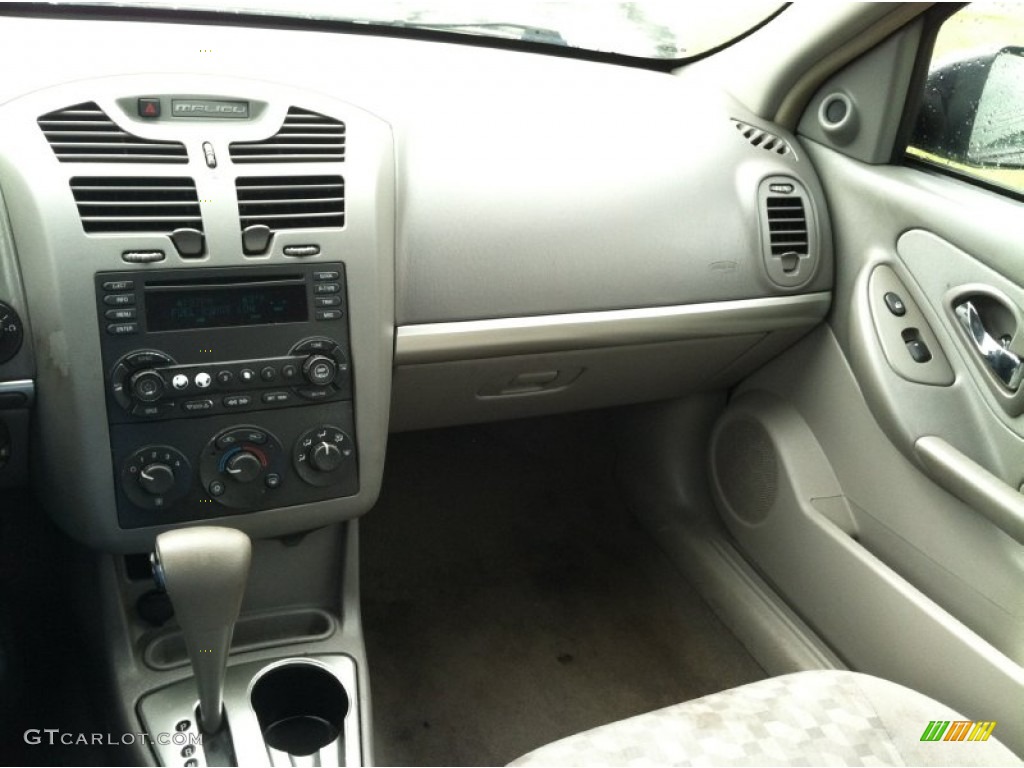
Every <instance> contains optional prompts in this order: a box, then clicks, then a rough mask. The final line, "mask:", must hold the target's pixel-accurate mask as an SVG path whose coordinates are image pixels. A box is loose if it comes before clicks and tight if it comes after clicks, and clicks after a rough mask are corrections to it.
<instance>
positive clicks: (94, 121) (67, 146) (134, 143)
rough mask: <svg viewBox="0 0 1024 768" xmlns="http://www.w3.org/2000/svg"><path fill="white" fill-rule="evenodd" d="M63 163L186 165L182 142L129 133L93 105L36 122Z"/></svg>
mask: <svg viewBox="0 0 1024 768" xmlns="http://www.w3.org/2000/svg"><path fill="white" fill-rule="evenodd" d="M36 122H37V123H38V125H39V127H40V128H41V129H42V131H43V135H44V136H46V140H47V141H48V142H49V143H50V147H51V149H53V153H54V154H55V155H56V156H57V159H58V160H59V161H60V162H62V163H187V162H188V153H187V152H186V151H185V145H184V144H182V143H181V142H180V141H156V140H154V139H143V138H141V137H139V136H136V135H134V134H131V133H128V131H125V130H124V129H122V128H121V127H120V126H119V125H117V123H115V122H114V121H113V120H111V119H110V118H109V117H107V114H106V113H105V112H104V111H103V110H102V109H100V108H99V107H98V106H97V105H96V104H95V103H94V102H91V101H89V102H84V103H82V104H76V105H75V106H73V107H66V108H64V109H58V110H57V111H56V112H50V113H48V114H45V115H43V116H42V117H40V118H39V119H38V120H36Z"/></svg>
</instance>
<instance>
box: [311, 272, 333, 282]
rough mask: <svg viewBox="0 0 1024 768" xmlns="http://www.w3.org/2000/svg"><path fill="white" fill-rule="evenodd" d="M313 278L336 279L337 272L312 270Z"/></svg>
mask: <svg viewBox="0 0 1024 768" xmlns="http://www.w3.org/2000/svg"><path fill="white" fill-rule="evenodd" d="M313 279H314V280H318V281H323V280H337V279H338V273H337V272H314V273H313Z"/></svg>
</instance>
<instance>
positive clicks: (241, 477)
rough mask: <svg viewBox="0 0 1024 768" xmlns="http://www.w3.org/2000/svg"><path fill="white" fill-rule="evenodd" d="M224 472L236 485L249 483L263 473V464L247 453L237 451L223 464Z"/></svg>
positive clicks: (253, 455)
mask: <svg viewBox="0 0 1024 768" xmlns="http://www.w3.org/2000/svg"><path fill="white" fill-rule="evenodd" d="M224 471H225V472H226V473H227V474H228V475H229V476H230V477H231V479H232V480H234V481H235V482H236V483H251V482H252V481H253V480H255V479H256V478H257V477H259V476H260V473H262V472H263V462H261V461H260V460H259V458H258V457H257V456H256V455H255V454H252V453H249V451H239V452H238V453H236V454H235V455H234V456H232V457H231V458H230V459H228V460H227V462H225V464H224Z"/></svg>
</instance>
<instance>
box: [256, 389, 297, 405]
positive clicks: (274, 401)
mask: <svg viewBox="0 0 1024 768" xmlns="http://www.w3.org/2000/svg"><path fill="white" fill-rule="evenodd" d="M291 399H292V396H291V394H290V393H288V392H265V393H264V394H263V402H264V403H268V404H270V405H283V404H284V403H290V402H291Z"/></svg>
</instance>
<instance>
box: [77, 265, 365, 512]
mask: <svg viewBox="0 0 1024 768" xmlns="http://www.w3.org/2000/svg"><path fill="white" fill-rule="evenodd" d="M347 293H348V292H347V281H346V276H345V265H344V263H341V262H318V263H316V264H296V265H294V266H292V265H288V266H261V267H236V268H219V269H191V270H189V271H188V272H187V273H185V274H183V273H182V271H181V270H148V271H136V272H100V273H97V274H96V276H95V296H96V312H97V316H98V318H99V324H100V327H101V328H102V329H103V333H102V335H101V341H100V347H101V351H102V358H103V370H104V371H106V373H107V379H106V413H107V423H108V428H109V432H110V445H111V451H112V454H113V467H114V483H115V486H116V488H117V497H116V498H117V515H118V520H119V522H120V525H121V527H122V528H135V527H141V526H150V525H153V524H155V523H177V522H185V521H194V520H204V519H210V518H215V517H221V516H223V515H225V514H239V513H245V512H252V511H257V510H262V509H273V508H278V507H288V506H293V505H296V504H303V503H307V502H313V501H319V500H324V499H329V498H334V497H345V496H352V495H354V494H356V493H357V492H358V491H359V473H358V461H359V452H358V440H357V435H356V429H355V421H354V408H355V402H354V388H353V385H352V382H353V370H354V366H355V361H354V360H353V355H352V349H351V345H350V342H349V322H348V318H349V302H348V298H347Z"/></svg>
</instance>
